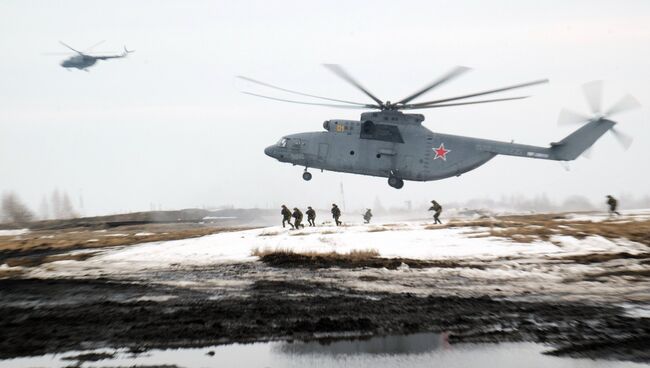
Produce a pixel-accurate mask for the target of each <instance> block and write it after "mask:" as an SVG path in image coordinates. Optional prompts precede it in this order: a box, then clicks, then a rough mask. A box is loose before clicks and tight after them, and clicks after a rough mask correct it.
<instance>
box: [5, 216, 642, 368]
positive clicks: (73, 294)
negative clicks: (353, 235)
mask: <svg viewBox="0 0 650 368" xmlns="http://www.w3.org/2000/svg"><path fill="white" fill-rule="evenodd" d="M504 221H506V220H505V219H504ZM516 221H521V219H517V220H516ZM530 221H533V220H530ZM534 221H537V219H534ZM637 225H639V226H641V227H643V226H648V225H647V222H643V223H639V224H637ZM453 226H456V225H453ZM589 226H591V224H586V225H585V228H587V227H589ZM623 226H626V227H629V226H630V225H629V224H624V225H622V226H621V227H616V226H612V224H607V227H606V228H604V230H603V228H602V227H598V228H599V229H601V230H600V231H602V232H605V231H611V232H615V233H616V235H615V236H617V237H618V236H620V234H619V232H620V231H621V229H622V228H623ZM493 227H494V231H499V229H500V227H498V226H493ZM562 229H564V227H563V228H562ZM638 229H639V227H638V226H634V229H633V231H634V233H635V234H639V235H638V236H639V239H647V234H645V233H643V231H639V230H638ZM127 230H128V229H121V230H120V229H119V228H118V229H116V230H110V231H115V232H116V234H123V233H128V234H130V235H129V236H128V238H130V239H132V241H137V242H141V241H143V240H144V239H142V240H141V239H139V238H140V237H136V236H135V234H136V233H137V232H150V233H155V231H149V230H151V229H149V230H147V229H142V228H137V229H132V230H133V231H131V232H129V231H127ZM183 231H184V230H183ZM192 231H194V230H192ZM202 231H206V230H205V229H200V230H198V232H199V233H200V232H202ZM209 231H212V230H209ZM214 231H228V230H227V229H219V230H214ZM563 231H564V230H563ZM162 232H167V233H172V234H166V235H169V236H170V238H171V239H173V238H176V236H177V235H174V234H173V232H170V231H169V229H167V230H165V231H162ZM199 233H196V234H193V236H195V235H200V234H199ZM79 234H80V233H74V232H73V233H72V235H71V236H70V234H69V236H68V239H76V237H77V236H82V235H79ZM53 235H55V237H53V238H50V237H49V235H48V237H44V238H41V236H43V235H42V234H36V233H32V234H31V235H30V236H31V239H33V240H35V239H45V240H48V239H55V238H56V236H59V235H61V234H53ZM98 235H109V234H106V233H96V232H93V231H90V230H89V231H88V233H83V236H84V237H90V236H92V237H94V238H97V237H98ZM502 235H503V236H504V237H514V238H517V236H518V234H511V233H508V234H502ZM525 235H527V236H529V235H530V234H525ZM148 236H152V235H146V236H141V238H145V239H146V237H148ZM105 238H106V239H113V238H124V237H123V236H116V237H109V236H106V237H105ZM93 243H94V242H93ZM100 243H101V242H100ZM639 243H641V244H645V243H644V242H643V241H642V240H641V241H639ZM66 244H70V243H66ZM84 245H85V242H84ZM93 246H94V245H93ZM70 249H76V250H79V249H84V250H88V249H87V248H85V247H83V246H80V247H76V248H75V247H74V246H72V248H69V247H67V246H66V247H65V248H64V250H70ZM42 251H43V250H42V249H39V247H34V248H33V249H31V250H22V251H19V252H20V253H18V254H17V253H4V256H5V257H4V260H5V263H6V261H10V262H15V263H14V264H16V265H20V266H22V267H21V271H20V272H15V273H11V272H4V273H1V274H0V337H1V338H0V359H7V358H12V357H18V356H28V355H39V354H45V353H54V352H65V351H70V350H88V349H95V348H104V347H109V348H128V349H130V350H132V351H133V352H136V353H137V352H143V351H146V350H147V349H152V348H172V347H198V346H209V345H215V344H226V343H231V342H252V341H266V340H275V339H289V340H293V339H300V340H309V339H314V338H336V337H341V336H345V337H350V336H358V337H364V336H365V337H368V336H371V335H389V334H390V335H394V334H403V333H415V332H448V335H449V341H450V342H451V343H452V344H453V343H459V342H503V341H530V342H538V343H543V344H546V345H547V346H548V352H547V353H548V354H554V355H561V356H570V357H589V358H604V359H621V360H631V361H639V362H650V318H639V317H638V316H637V317H633V316H631V315H629V314H628V311H627V310H626V309H624V308H623V307H622V304H623V302H625V303H628V304H629V303H639V305H642V306H647V301H648V296H650V288H648V286H649V285H650V283H649V282H648V275H647V274H646V273H647V267H648V266H647V265H648V260H649V259H650V252H636V253H634V254H629V253H624V252H619V253H599V254H592V255H576V256H570V257H569V256H562V257H559V256H558V257H546V258H536V259H518V260H515V261H516V263H513V262H515V261H513V259H512V258H503V259H492V260H488V261H486V260H472V259H466V260H456V261H449V260H429V261H422V260H412V259H399V258H379V257H374V256H372V255H370V256H369V257H368V258H367V259H363V258H361V259H359V258H355V259H353V260H346V259H345V258H336V259H331V258H327V257H321V256H313V255H310V256H306V255H300V254H268V255H264V256H262V257H260V259H259V261H256V262H241V263H236V262H235V263H228V264H217V265H213V266H210V267H178V268H171V269H163V270H153V269H152V270H133V272H132V273H129V274H120V275H107V276H97V275H94V274H86V275H83V274H80V275H79V277H63V276H61V277H50V278H45V279H41V278H35V276H34V275H33V274H31V273H30V272H28V271H29V270H30V269H31V268H30V267H36V266H37V265H43V264H47V263H48V262H53V261H56V260H58V259H60V258H56V257H64V259H67V260H75V258H69V257H70V255H69V254H68V253H65V252H63V251H62V250H57V249H50V250H49V251H50V252H52V253H51V254H49V255H48V256H47V257H41V255H42ZM12 252H15V250H12ZM90 256H92V254H91V255H90ZM48 257H50V258H48ZM51 257H54V258H51ZM65 257H68V258H65ZM84 257H85V256H84ZM82 258H83V257H82ZM1 263H3V262H0V264H1ZM576 265H578V266H579V267H578V268H576V271H574V272H573V273H571V274H570V275H569V276H567V277H565V278H563V279H561V280H560V279H558V280H556V281H550V280H553V279H537V278H531V279H527V277H529V276H526V274H525V272H528V271H530V270H533V269H534V270H537V271H536V272H541V273H544V272H549V273H551V272H560V271H557V270H562V269H563V268H566V267H568V266H572V267H574V266H576ZM514 266H516V267H517V269H518V270H520V271H521V272H522V276H517V278H514V279H513V278H501V279H481V277H490V276H489V275H490V272H491V271H495V270H501V269H506V268H512V267H514ZM405 267H406V268H407V271H403V272H396V271H395V270H398V271H399V270H400V269H402V268H405ZM528 267H534V268H530V269H528ZM540 267H541V268H540ZM459 270H460V271H459ZM463 270H469V271H471V272H472V273H463V272H464V271H463ZM553 270H556V271H553ZM596 271H597V272H596ZM476 272H479V273H478V274H477V275H478V276H471V275H473V274H474V273H476ZM483 273H485V275H487V276H481V275H483ZM472 277H473V278H472ZM535 277H536V276H535ZM621 280H624V281H625V282H624V283H617V282H619V281H621ZM576 290H582V291H583V293H576V292H575V291H576ZM622 293H623V294H622Z"/></svg>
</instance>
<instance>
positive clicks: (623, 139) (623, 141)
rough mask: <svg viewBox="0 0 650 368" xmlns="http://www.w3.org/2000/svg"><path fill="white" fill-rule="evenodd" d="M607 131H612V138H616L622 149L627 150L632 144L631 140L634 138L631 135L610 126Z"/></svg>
mask: <svg viewBox="0 0 650 368" xmlns="http://www.w3.org/2000/svg"><path fill="white" fill-rule="evenodd" d="M609 131H610V132H612V134H613V135H614V138H616V140H617V141H618V143H619V144H620V145H621V146H622V147H623V149H624V150H626V151H627V150H628V149H629V148H630V146H631V145H632V141H633V140H634V139H633V138H632V137H630V136H629V135H627V134H625V133H623V132H621V131H620V130H618V129H616V128H612V129H610V130H609Z"/></svg>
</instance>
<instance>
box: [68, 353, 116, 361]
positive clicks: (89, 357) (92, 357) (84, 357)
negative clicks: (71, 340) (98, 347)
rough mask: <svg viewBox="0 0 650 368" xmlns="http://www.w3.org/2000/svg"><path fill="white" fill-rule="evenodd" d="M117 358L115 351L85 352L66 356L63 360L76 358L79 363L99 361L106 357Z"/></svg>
mask: <svg viewBox="0 0 650 368" xmlns="http://www.w3.org/2000/svg"><path fill="white" fill-rule="evenodd" d="M113 358H115V353H85V354H78V355H70V356H64V357H63V358H61V360H76V361H78V362H79V363H84V362H97V361H100V360H104V359H113Z"/></svg>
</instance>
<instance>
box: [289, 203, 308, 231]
mask: <svg viewBox="0 0 650 368" xmlns="http://www.w3.org/2000/svg"><path fill="white" fill-rule="evenodd" d="M291 216H293V218H295V219H296V220H295V221H294V226H295V227H296V229H300V227H301V226H302V228H303V229H304V228H305V225H303V224H302V212H301V211H300V210H299V209H297V208H294V209H293V215H291Z"/></svg>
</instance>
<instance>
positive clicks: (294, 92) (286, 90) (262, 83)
mask: <svg viewBox="0 0 650 368" xmlns="http://www.w3.org/2000/svg"><path fill="white" fill-rule="evenodd" d="M237 78H239V79H243V80H245V81H249V82H252V83H255V84H259V85H261V86H265V87H269V88H273V89H277V90H279V91H284V92H288V93H293V94H296V95H301V96H307V97H314V98H320V99H322V100H328V101H335V102H343V103H348V104H352V105H359V106H367V104H364V103H360V102H353V101H346V100H337V99H335V98H329V97H322V96H316V95H310V94H308V93H303V92H298V91H294V90H291V89H286V88H282V87H278V86H274V85H272V84H268V83H265V82H261V81H258V80H255V79H253V78H248V77H244V76H243V75H238V76H237Z"/></svg>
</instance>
